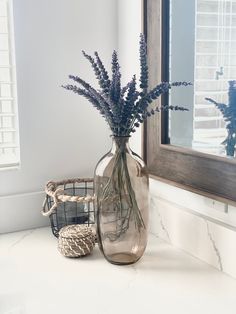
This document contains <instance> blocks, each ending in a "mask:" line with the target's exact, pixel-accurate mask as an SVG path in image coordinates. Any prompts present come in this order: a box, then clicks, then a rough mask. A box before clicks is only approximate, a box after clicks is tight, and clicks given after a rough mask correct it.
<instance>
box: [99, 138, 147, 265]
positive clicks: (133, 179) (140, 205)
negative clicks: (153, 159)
mask: <svg viewBox="0 0 236 314" xmlns="http://www.w3.org/2000/svg"><path fill="white" fill-rule="evenodd" d="M94 184H95V196H96V224H97V237H98V243H99V247H100V250H101V251H102V253H103V255H104V257H105V258H106V259H107V260H108V261H109V262H110V263H113V264H117V265H127V264H133V263H135V262H137V261H138V260H139V259H140V258H141V257H142V255H143V253H144V251H145V248H146V245H147V233H148V214H149V208H148V174H147V169H146V166H145V163H144V162H143V160H142V159H141V158H140V157H139V156H138V155H137V154H135V153H134V152H133V151H132V150H131V149H130V147H129V137H113V143H112V148H111V150H110V152H109V153H108V154H106V155H105V156H104V157H103V158H102V159H101V160H100V161H99V162H98V164H97V167H96V170H95V177H94Z"/></svg>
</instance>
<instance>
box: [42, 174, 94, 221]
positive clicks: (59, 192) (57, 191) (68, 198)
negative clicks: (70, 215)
mask: <svg viewBox="0 0 236 314" xmlns="http://www.w3.org/2000/svg"><path fill="white" fill-rule="evenodd" d="M91 182H93V179H92V178H74V179H66V180H62V181H58V182H55V181H49V182H48V183H47V184H46V187H45V192H46V194H47V195H48V196H50V197H52V199H53V202H54V204H53V206H52V207H51V208H50V209H49V210H46V203H47V199H45V201H44V203H43V210H42V211H41V213H42V215H43V216H50V215H51V214H52V213H53V212H55V210H56V208H57V207H58V204H59V203H62V202H78V203H79V202H81V203H82V202H83V203H84V202H93V201H94V199H95V198H94V196H91V195H86V196H79V195H68V194H66V192H65V190H64V189H63V188H61V187H59V186H62V185H64V186H65V185H66V184H74V183H91Z"/></svg>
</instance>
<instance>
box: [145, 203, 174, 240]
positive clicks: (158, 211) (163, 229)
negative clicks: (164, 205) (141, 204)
mask: <svg viewBox="0 0 236 314" xmlns="http://www.w3.org/2000/svg"><path fill="white" fill-rule="evenodd" d="M150 206H151V208H152V210H153V211H155V212H156V213H157V216H158V219H159V224H160V227H161V229H162V231H163V232H164V233H165V235H166V237H165V240H166V241H168V242H169V243H171V239H170V234H169V232H168V229H167V227H166V225H165V224H164V221H163V219H162V216H161V213H160V210H159V209H158V207H157V206H156V203H155V200H154V199H153V197H151V198H150ZM151 233H152V234H154V232H153V231H152V232H151Z"/></svg>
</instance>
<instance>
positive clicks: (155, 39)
mask: <svg viewBox="0 0 236 314" xmlns="http://www.w3.org/2000/svg"><path fill="white" fill-rule="evenodd" d="M167 2H169V1H167V0H143V32H144V34H145V36H146V39H147V48H148V62H149V69H150V68H151V69H154V71H150V83H151V85H155V83H158V82H160V81H162V80H166V78H167V75H166V74H167V71H168V68H167V64H168V61H167V60H166V56H167V55H168V54H167V52H166V45H167V42H166V41H167V39H166V36H163V34H165V33H164V32H165V30H166V28H167V27H168V24H167V21H166V17H167V11H166V10H168V5H167ZM163 4H164V6H163ZM163 16H164V19H163ZM156 23H159V24H158V25H159V31H158V29H157V27H154V26H156ZM153 24H155V25H153ZM163 25H164V27H163ZM167 30H168V29H167ZM163 42H164V46H163V45H161V44H160V43H162V44H163ZM153 43H155V45H153ZM158 43H159V45H158ZM156 46H157V47H156ZM158 46H159V48H158ZM153 56H155V60H160V64H161V65H162V68H161V69H160V68H158V67H157V65H156V63H157V62H153V59H154V58H153ZM163 65H164V66H163ZM155 69H156V72H155ZM153 73H155V75H153ZM156 74H157V75H156ZM154 76H155V77H154ZM157 79H158V81H157ZM162 101H165V102H166V99H165V98H164V97H163V98H162ZM166 121H168V116H167V115H162V116H159V117H156V118H151V119H148V120H147V121H146V122H145V124H144V127H143V145H142V147H143V157H144V160H145V162H146V164H147V167H148V169H149V173H150V176H151V177H153V178H157V179H159V180H161V181H164V182H166V183H169V184H172V185H175V186H178V187H181V188H183V189H186V190H188V191H192V192H194V193H197V194H201V195H204V196H207V197H210V198H212V199H216V200H219V201H222V202H226V203H229V204H232V205H236V163H235V162H234V161H232V160H227V159H226V158H221V157H217V156H213V155H207V154H204V153H199V152H194V151H193V150H188V149H184V148H177V147H174V146H169V145H166V144H165V143H167V144H168V135H166V130H167V129H168V128H166ZM155 134H157V136H155Z"/></svg>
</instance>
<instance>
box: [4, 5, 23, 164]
mask: <svg viewBox="0 0 236 314" xmlns="http://www.w3.org/2000/svg"><path fill="white" fill-rule="evenodd" d="M19 161H20V160H19V134H18V113H17V93H16V70H15V56H14V38H13V14H12V3H11V1H10V0H0V168H5V167H11V166H17V165H19Z"/></svg>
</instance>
